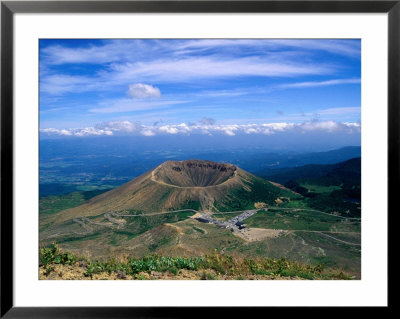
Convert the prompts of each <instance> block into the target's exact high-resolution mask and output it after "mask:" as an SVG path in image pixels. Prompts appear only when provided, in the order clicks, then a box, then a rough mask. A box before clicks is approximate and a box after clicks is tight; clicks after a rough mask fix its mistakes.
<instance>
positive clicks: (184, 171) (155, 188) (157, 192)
mask: <svg viewBox="0 0 400 319" xmlns="http://www.w3.org/2000/svg"><path fill="white" fill-rule="evenodd" d="M255 181H257V182H258V184H260V181H262V182H261V183H263V184H265V185H266V189H264V190H263V191H264V193H267V192H268V191H270V190H271V189H272V190H273V191H274V192H277V190H279V192H282V190H281V189H279V188H278V187H276V186H274V185H272V184H271V183H269V182H267V181H265V180H261V179H260V178H258V177H256V176H254V175H252V174H250V173H247V172H246V171H244V170H242V169H240V168H238V167H236V166H234V165H231V164H223V163H216V162H211V161H202V160H187V161H167V162H165V163H163V164H161V165H160V166H158V167H156V168H155V169H153V170H151V171H149V172H147V173H145V174H143V175H141V176H139V177H137V178H135V179H133V180H132V181H130V182H128V183H126V184H124V185H122V186H121V187H118V188H116V189H113V190H111V191H109V192H106V193H104V194H101V195H99V196H96V197H94V198H92V199H90V200H89V201H88V202H86V203H85V204H83V205H81V206H78V207H75V208H72V209H68V210H64V211H62V212H60V213H58V214H56V215H54V217H53V222H56V223H59V222H63V221H66V220H69V219H72V218H76V217H83V216H97V215H99V214H103V213H106V212H115V211H124V210H134V211H139V212H141V213H143V214H148V213H153V212H163V211H167V210H174V209H182V208H193V209H198V210H215V204H217V203H221V202H225V203H226V202H231V201H235V200H240V198H236V196H235V194H237V192H238V191H242V192H243V191H244V192H245V193H250V192H252V191H253V190H252V189H251V187H252V185H253V184H254V185H255ZM258 184H257V185H258ZM279 192H277V194H278V193H279Z"/></svg>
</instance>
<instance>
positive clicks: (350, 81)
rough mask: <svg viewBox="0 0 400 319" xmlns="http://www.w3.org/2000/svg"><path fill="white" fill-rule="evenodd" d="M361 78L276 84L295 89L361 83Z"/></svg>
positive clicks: (279, 86) (281, 87) (280, 86)
mask: <svg viewBox="0 0 400 319" xmlns="http://www.w3.org/2000/svg"><path fill="white" fill-rule="evenodd" d="M360 83H361V79H334V80H327V81H308V82H297V83H287V84H281V85H278V86H276V87H275V88H278V89H293V88H312V87H319V86H331V85H341V84H360Z"/></svg>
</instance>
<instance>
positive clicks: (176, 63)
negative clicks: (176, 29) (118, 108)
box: [111, 56, 332, 82]
mask: <svg viewBox="0 0 400 319" xmlns="http://www.w3.org/2000/svg"><path fill="white" fill-rule="evenodd" d="M331 72H332V67H331V66H325V65H321V64H310V63H307V64H304V63H303V64H301V63H294V62H288V61H287V62H275V61H269V60H268V59H261V58H257V57H246V58H225V59H217V58H215V57H212V56H211V57H189V58H183V59H176V60H173V59H163V60H153V61H149V62H147V63H142V62H137V63H125V64H115V65H113V72H112V73H113V74H112V75H111V76H112V77H114V80H115V81H126V80H128V79H132V78H142V79H143V78H144V79H154V78H156V79H157V81H159V82H161V81H162V82H180V81H187V80H194V79H200V78H201V79H203V78H204V79H207V78H221V77H238V76H265V77H281V76H295V75H311V74H327V73H331Z"/></svg>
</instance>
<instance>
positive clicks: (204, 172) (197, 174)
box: [152, 160, 237, 188]
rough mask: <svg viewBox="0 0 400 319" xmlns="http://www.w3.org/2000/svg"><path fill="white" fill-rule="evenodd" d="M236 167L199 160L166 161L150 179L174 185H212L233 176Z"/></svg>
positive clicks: (216, 184) (223, 181)
mask: <svg viewBox="0 0 400 319" xmlns="http://www.w3.org/2000/svg"><path fill="white" fill-rule="evenodd" d="M236 173H237V167H236V166H234V165H232V164H225V163H217V162H211V161H201V160H186V161H179V162H178V161H168V162H165V163H163V164H162V165H160V166H158V167H157V168H156V169H155V170H154V171H153V173H152V180H153V181H155V182H158V183H161V184H164V185H169V186H174V187H184V188H190V187H213V186H218V185H220V184H223V183H225V182H226V181H228V180H229V179H231V178H234V177H235V176H236Z"/></svg>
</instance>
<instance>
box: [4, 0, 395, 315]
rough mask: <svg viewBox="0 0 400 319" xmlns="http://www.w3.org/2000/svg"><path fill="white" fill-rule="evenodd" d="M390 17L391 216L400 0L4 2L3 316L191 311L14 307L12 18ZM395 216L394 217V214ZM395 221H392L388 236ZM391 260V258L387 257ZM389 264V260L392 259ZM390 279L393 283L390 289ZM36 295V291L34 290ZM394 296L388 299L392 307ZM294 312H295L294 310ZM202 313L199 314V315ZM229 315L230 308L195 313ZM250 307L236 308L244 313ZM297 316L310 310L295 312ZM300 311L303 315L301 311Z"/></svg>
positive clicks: (176, 312)
mask: <svg viewBox="0 0 400 319" xmlns="http://www.w3.org/2000/svg"><path fill="white" fill-rule="evenodd" d="M119 12H124V13H126V12H136V13H145V12H152V13H155V12H160V13H192V12H193V13H200V12H204V13H214V12H231V13H233V12H246V13H253V12H265V13H300V12H303V13H358V12H359V13H387V14H388V35H389V38H388V45H389V46H388V67H389V69H388V112H389V113H388V114H389V116H388V129H389V132H388V136H389V138H388V150H389V153H388V207H389V210H388V218H390V220H392V217H393V216H392V215H394V214H395V213H396V212H398V208H399V204H398V200H397V196H398V195H397V190H398V189H399V186H400V178H399V177H400V172H399V162H400V157H399V154H400V151H399V143H400V125H399V124H398V121H399V120H400V0H395V1H379V0H378V1H376V0H375V1H374V0H372V1H371V0H356V1H345V0H342V1H321V0H320V1H313V0H308V1H281V0H275V1H274V0H269V1H263V0H261V1H1V265H0V266H1V282H0V283H1V313H0V316H1V317H2V318H3V317H5V318H71V317H74V318H132V317H140V318H142V317H151V318H156V317H166V318H176V317H191V316H192V315H193V309H192V308H176V307H171V308H142V307H140V308H130V307H123V308H112V307H87V308H82V307H69V308H68V307H65V308H62V307H60V308H50V307H32V308H25V307H15V306H14V300H13V295H14V290H13V266H14V265H13V231H12V229H13V16H14V14H15V13H119ZM389 213H391V214H389ZM390 225H391V227H393V226H394V223H393V222H392V224H390V222H389V223H388V233H389V234H393V232H391V231H390ZM389 239H390V236H389V237H388V247H390V245H389V244H390V241H389ZM388 256H389V254H388ZM388 262H389V263H390V258H389V260H388ZM389 283H390V281H388V287H389ZM32 293H34V292H32ZM390 300H391V298H389V299H388V307H383V308H384V309H389V308H390V305H391V302H390ZM291 310H295V309H294V308H293V307H292V308H291ZM199 311H200V312H199ZM208 311H211V312H212V314H213V315H221V316H223V315H226V309H224V308H222V307H221V308H217V309H213V310H210V309H201V310H200V309H197V310H196V314H197V315H198V314H202V313H203V315H205V314H206V313H207V312H208ZM244 311H246V312H247V311H248V310H246V308H241V309H236V310H235V314H241V313H242V314H244V313H243V312H244ZM295 311H296V314H297V315H299V314H300V313H301V312H304V311H308V310H307V309H304V308H300V309H296V310H295ZM299 311H300V313H299Z"/></svg>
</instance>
